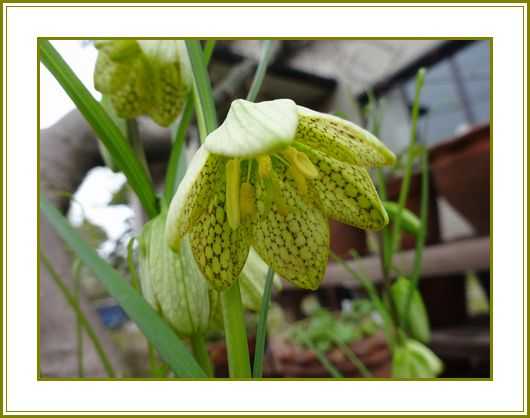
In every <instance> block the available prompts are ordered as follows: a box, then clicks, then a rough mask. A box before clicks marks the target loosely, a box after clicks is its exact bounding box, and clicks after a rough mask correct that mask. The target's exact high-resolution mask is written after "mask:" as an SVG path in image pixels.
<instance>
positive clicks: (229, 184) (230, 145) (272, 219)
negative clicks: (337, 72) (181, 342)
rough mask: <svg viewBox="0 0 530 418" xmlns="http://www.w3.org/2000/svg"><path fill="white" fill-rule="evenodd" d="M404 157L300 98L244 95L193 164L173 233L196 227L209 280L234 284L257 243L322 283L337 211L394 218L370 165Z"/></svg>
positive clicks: (170, 222)
mask: <svg viewBox="0 0 530 418" xmlns="http://www.w3.org/2000/svg"><path fill="white" fill-rule="evenodd" d="M394 161H395V156H394V155H393V154H392V152H391V151H389V150H388V149H387V148H386V147H385V146H384V145H383V144H382V143H381V142H380V141H379V140H378V139H377V138H375V137H374V136H373V135H372V134H370V133H369V132H367V131H365V130H363V129H362V128H360V127H358V126H357V125H355V124H353V123H350V122H348V121H345V120H343V119H340V118H337V117H334V116H331V115H327V114H323V113H318V112H315V111H312V110H309V109H306V108H304V107H302V106H297V105H296V104H295V103H294V102H293V101H292V100H287V99H281V100H273V101H268V102H262V103H251V102H248V101H245V100H235V101H234V102H233V103H232V105H231V107H230V110H229V112H228V115H227V117H226V120H225V121H224V122H223V124H222V125H221V126H220V127H219V128H218V129H216V130H215V131H213V132H212V133H210V135H208V137H207V138H206V140H205V142H204V144H203V145H202V146H201V148H199V150H198V151H197V153H196V154H195V156H194V158H193V160H192V161H191V163H190V166H189V168H188V171H187V173H186V175H185V177H184V179H183V180H182V182H181V184H180V186H179V188H178V190H177V192H176V194H175V196H174V198H173V200H172V202H171V205H170V209H169V214H168V218H167V223H166V238H167V240H168V243H169V245H170V246H171V247H172V248H173V249H174V250H178V248H179V246H180V243H181V241H182V240H183V238H184V237H185V236H186V235H188V234H189V236H190V243H191V248H192V252H193V255H194V258H195V260H196V261H197V264H198V266H199V268H200V270H201V271H202V273H203V274H204V276H205V278H206V279H207V280H208V282H209V283H210V285H211V286H212V287H213V288H215V289H218V290H222V289H225V288H228V287H230V286H231V285H232V284H233V283H234V281H235V280H236V279H237V277H238V276H239V273H240V272H241V269H242V268H243V266H244V264H245V261H246V259H247V256H248V253H249V248H250V247H251V246H252V247H253V248H254V249H255V250H256V252H257V253H258V254H259V255H260V256H261V258H262V259H263V260H264V261H265V262H266V263H267V264H268V265H270V266H271V267H272V268H273V269H274V270H275V271H276V272H277V273H278V274H279V275H280V276H282V277H283V278H284V279H286V280H289V281H290V282H292V283H293V284H295V285H296V286H299V287H302V288H306V289H316V288H317V287H318V285H319V284H320V282H321V280H322V277H323V275H324V272H325V269H326V265H327V261H328V254H329V222H328V219H329V218H333V219H336V220H338V221H340V222H342V223H346V224H349V225H352V226H355V227H358V228H362V229H372V230H378V229H381V228H383V227H384V226H385V225H386V224H387V223H388V216H387V214H386V212H385V209H384V208H383V206H382V203H381V201H380V200H379V197H378V195H377V192H376V190H375V188H374V185H373V183H372V181H371V178H370V175H369V173H368V171H367V169H368V168H370V167H379V166H383V165H387V164H392V163H393V162H394Z"/></svg>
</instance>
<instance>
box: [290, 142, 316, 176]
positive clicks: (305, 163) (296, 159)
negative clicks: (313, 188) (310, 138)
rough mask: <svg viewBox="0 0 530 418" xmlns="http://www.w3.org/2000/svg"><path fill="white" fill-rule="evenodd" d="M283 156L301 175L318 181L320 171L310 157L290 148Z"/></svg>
mask: <svg viewBox="0 0 530 418" xmlns="http://www.w3.org/2000/svg"><path fill="white" fill-rule="evenodd" d="M283 155H284V156H285V158H287V159H288V160H289V162H290V163H291V164H292V165H293V166H295V167H296V168H297V169H298V171H300V173H301V174H303V175H304V176H305V177H307V178H309V179H316V178H317V177H318V169H317V168H316V167H315V165H314V164H313V163H312V162H311V160H310V159H309V157H308V156H307V155H305V154H304V153H303V152H301V151H298V150H297V149H295V148H293V147H288V148H287V149H286V150H285V151H284V152H283Z"/></svg>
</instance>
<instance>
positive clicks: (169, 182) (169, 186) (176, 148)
mask: <svg viewBox="0 0 530 418" xmlns="http://www.w3.org/2000/svg"><path fill="white" fill-rule="evenodd" d="M192 118H193V97H192V96H191V95H190V96H188V98H187V100H186V104H185V105H184V110H183V111H182V115H181V116H180V120H179V121H178V125H177V128H176V130H175V135H174V138H175V139H174V141H173V145H172V146H171V154H170V156H169V163H168V166H167V173H166V184H165V187H164V200H165V202H166V204H167V205H169V203H170V202H171V198H172V197H173V195H174V194H175V191H176V189H177V184H178V182H179V180H180V179H179V178H177V177H178V173H179V170H178V166H179V162H180V156H181V154H182V149H183V148H184V141H185V139H186V131H187V130H188V126H189V124H190V122H191V119H192Z"/></svg>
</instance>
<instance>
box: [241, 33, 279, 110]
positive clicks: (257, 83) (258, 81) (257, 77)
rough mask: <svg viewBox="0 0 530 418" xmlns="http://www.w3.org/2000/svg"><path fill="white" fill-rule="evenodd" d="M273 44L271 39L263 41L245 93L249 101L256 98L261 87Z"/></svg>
mask: <svg viewBox="0 0 530 418" xmlns="http://www.w3.org/2000/svg"><path fill="white" fill-rule="evenodd" d="M273 45H274V44H273V41H271V40H266V41H263V46H262V48H261V58H260V60H259V63H258V68H257V69H256V74H254V79H253V80H252V84H251V86H250V90H249V92H248V95H247V100H248V101H250V102H253V101H254V100H256V97H257V96H258V93H259V91H260V89H261V85H262V84H263V80H264V78H265V73H266V72H267V67H268V66H269V61H270V59H271V58H272V50H273V48H272V47H273Z"/></svg>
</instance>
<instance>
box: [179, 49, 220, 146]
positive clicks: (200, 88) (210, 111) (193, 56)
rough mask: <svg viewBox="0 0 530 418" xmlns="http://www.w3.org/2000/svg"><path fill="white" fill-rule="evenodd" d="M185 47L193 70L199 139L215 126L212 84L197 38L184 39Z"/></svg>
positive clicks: (215, 114) (203, 138)
mask: <svg viewBox="0 0 530 418" xmlns="http://www.w3.org/2000/svg"><path fill="white" fill-rule="evenodd" d="M186 48H187V50H188V56H189V58H190V63H191V68H192V72H193V91H194V95H195V100H196V103H197V104H196V106H195V109H196V111H197V119H198V122H199V131H200V134H201V141H203V142H204V140H205V138H206V136H207V135H208V134H209V133H210V132H212V131H213V130H214V129H215V128H217V112H216V110H215V104H214V101H213V94H212V85H211V83H210V78H209V77H208V71H207V69H206V60H205V58H204V54H203V52H202V48H201V43H200V42H199V41H197V40H192V39H188V40H186Z"/></svg>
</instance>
